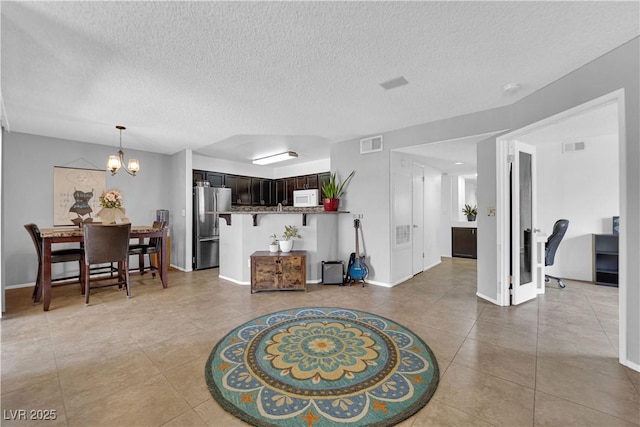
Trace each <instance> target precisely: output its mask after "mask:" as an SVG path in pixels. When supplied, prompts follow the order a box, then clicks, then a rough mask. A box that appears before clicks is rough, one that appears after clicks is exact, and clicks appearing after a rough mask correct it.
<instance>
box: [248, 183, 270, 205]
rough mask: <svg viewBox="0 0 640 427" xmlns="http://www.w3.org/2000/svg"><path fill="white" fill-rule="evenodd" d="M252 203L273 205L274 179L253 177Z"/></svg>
mask: <svg viewBox="0 0 640 427" xmlns="http://www.w3.org/2000/svg"><path fill="white" fill-rule="evenodd" d="M251 204H252V205H253V206H271V205H273V204H274V203H273V180H271V179H264V178H251Z"/></svg>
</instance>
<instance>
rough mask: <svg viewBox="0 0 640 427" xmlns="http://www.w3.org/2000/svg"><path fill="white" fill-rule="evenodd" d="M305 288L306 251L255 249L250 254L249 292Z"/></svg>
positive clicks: (302, 289) (304, 289)
mask: <svg viewBox="0 0 640 427" xmlns="http://www.w3.org/2000/svg"><path fill="white" fill-rule="evenodd" d="M282 290H301V291H305V292H306V290H307V253H306V251H291V252H268V251H257V252H254V253H253V254H252V255H251V293H254V292H260V291H282Z"/></svg>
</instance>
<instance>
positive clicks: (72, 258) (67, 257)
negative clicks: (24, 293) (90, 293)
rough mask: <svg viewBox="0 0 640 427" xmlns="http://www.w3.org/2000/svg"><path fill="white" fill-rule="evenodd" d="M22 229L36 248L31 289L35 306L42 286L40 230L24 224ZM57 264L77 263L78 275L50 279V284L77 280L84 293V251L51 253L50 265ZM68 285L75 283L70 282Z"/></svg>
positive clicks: (61, 250) (68, 250) (40, 296)
mask: <svg viewBox="0 0 640 427" xmlns="http://www.w3.org/2000/svg"><path fill="white" fill-rule="evenodd" d="M24 228H25V229H26V230H27V232H28V233H29V236H31V240H33V245H34V246H35V247H36V254H37V255H38V276H37V278H36V285H35V287H34V288H33V295H32V298H33V303H34V304H37V303H39V302H40V300H41V299H42V284H41V283H40V274H41V273H42V236H41V235H40V228H38V226H37V225H36V224H25V225H24ZM59 262H77V263H78V275H75V276H65V277H57V278H52V279H51V282H52V283H53V282H58V281H66V280H70V279H78V281H79V282H80V288H81V291H83V292H84V286H83V283H82V281H83V275H84V250H82V249H81V248H77V249H76V248H70V249H56V250H52V251H51V264H56V263H59ZM70 283H76V282H75V281H74V282H70Z"/></svg>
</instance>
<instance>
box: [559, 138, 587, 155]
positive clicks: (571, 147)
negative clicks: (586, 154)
mask: <svg viewBox="0 0 640 427" xmlns="http://www.w3.org/2000/svg"><path fill="white" fill-rule="evenodd" d="M582 150H584V141H576V142H565V143H564V144H562V152H563V153H570V152H572V151H582Z"/></svg>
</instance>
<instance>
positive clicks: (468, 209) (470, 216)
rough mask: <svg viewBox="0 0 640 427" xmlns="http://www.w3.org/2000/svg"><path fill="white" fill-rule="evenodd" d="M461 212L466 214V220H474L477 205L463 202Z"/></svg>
mask: <svg viewBox="0 0 640 427" xmlns="http://www.w3.org/2000/svg"><path fill="white" fill-rule="evenodd" d="M462 213H463V214H465V215H466V216H467V221H475V220H476V215H478V207H477V206H473V207H472V206H471V205H467V204H465V205H464V209H462Z"/></svg>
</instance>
